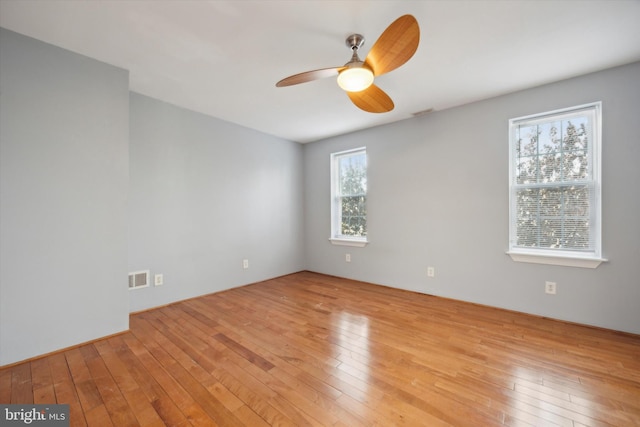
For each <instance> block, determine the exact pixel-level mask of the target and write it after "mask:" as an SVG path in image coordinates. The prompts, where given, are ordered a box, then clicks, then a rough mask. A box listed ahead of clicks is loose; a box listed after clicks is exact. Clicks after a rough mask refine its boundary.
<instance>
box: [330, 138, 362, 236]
mask: <svg viewBox="0 0 640 427" xmlns="http://www.w3.org/2000/svg"><path fill="white" fill-rule="evenodd" d="M361 154H364V155H365V158H366V154H367V147H359V148H354V149H351V150H345V151H340V152H337V153H331V237H330V238H329V241H331V243H332V244H334V245H342V246H355V247H364V246H366V245H367V243H369V241H368V240H367V236H346V235H342V234H340V231H341V223H342V216H341V209H340V203H339V201H338V198H339V197H340V194H339V193H340V187H339V186H340V175H339V174H340V167H339V160H340V159H341V158H343V157H348V156H354V155H361Z"/></svg>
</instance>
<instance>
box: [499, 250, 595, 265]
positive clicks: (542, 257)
mask: <svg viewBox="0 0 640 427" xmlns="http://www.w3.org/2000/svg"><path fill="white" fill-rule="evenodd" d="M507 255H509V256H510V257H511V259H512V260H514V261H515V262H529V263H533V264H547V265H561V266H565V267H578V268H597V267H598V266H599V265H600V264H601V263H603V262H607V260H606V259H604V258H587V257H578V256H575V257H573V256H561V255H555V254H553V255H550V254H533V253H530V252H528V253H524V252H507Z"/></svg>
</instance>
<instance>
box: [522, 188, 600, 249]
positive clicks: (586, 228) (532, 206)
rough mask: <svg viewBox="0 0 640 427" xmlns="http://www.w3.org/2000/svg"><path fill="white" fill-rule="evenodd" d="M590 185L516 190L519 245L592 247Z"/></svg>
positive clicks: (569, 247) (562, 247)
mask: <svg viewBox="0 0 640 427" xmlns="http://www.w3.org/2000/svg"><path fill="white" fill-rule="evenodd" d="M591 198H592V191H591V188H590V187H588V186H586V185H585V186H570V187H551V188H549V187H544V188H527V189H520V190H518V191H517V192H516V246H520V247H535V248H541V249H569V250H577V251H580V250H588V249H592V245H593V242H592V239H591V228H590V216H591Z"/></svg>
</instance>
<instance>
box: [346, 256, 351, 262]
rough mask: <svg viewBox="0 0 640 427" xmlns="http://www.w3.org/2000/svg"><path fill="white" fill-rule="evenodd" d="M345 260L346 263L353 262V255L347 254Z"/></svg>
mask: <svg viewBox="0 0 640 427" xmlns="http://www.w3.org/2000/svg"><path fill="white" fill-rule="evenodd" d="M344 260H345V261H346V262H351V254H346V255H345V256H344Z"/></svg>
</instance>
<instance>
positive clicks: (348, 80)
mask: <svg viewBox="0 0 640 427" xmlns="http://www.w3.org/2000/svg"><path fill="white" fill-rule="evenodd" d="M373 79H374V75H373V71H371V70H370V69H369V68H367V67H363V66H359V67H349V68H346V69H344V70H342V71H341V72H340V74H338V86H340V87H341V88H342V89H343V90H345V91H347V92H360V91H363V90H365V89H366V88H368V87H369V86H371V85H372V84H373Z"/></svg>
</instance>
